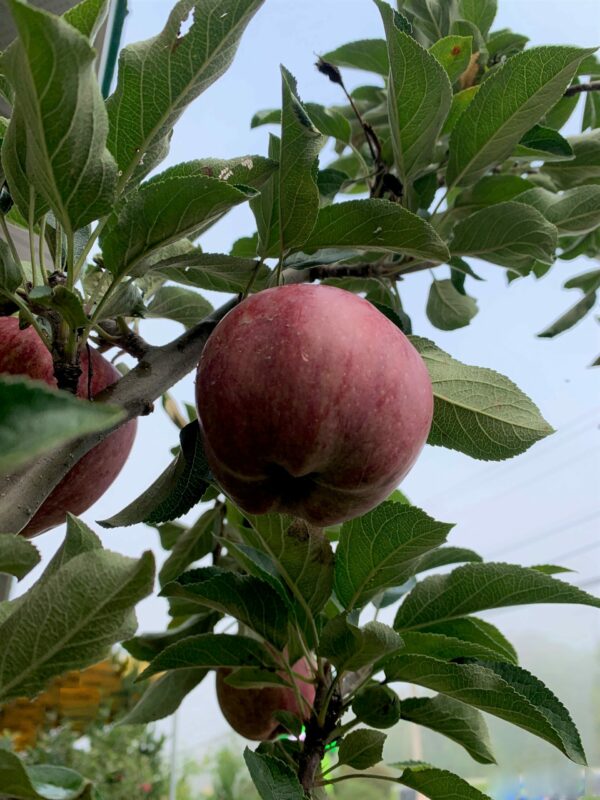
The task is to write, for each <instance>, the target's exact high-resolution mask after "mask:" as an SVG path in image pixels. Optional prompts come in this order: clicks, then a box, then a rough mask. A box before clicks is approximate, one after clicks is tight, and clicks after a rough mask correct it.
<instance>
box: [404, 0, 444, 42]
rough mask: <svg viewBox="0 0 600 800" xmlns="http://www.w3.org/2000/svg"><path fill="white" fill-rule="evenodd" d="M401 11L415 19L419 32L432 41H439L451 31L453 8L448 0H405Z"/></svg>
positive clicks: (412, 19)
mask: <svg viewBox="0 0 600 800" xmlns="http://www.w3.org/2000/svg"><path fill="white" fill-rule="evenodd" d="M401 11H402V13H403V14H406V15H407V16H408V17H409V18H410V19H411V22H412V21H414V23H415V27H416V29H417V33H420V34H422V35H423V36H425V37H426V38H427V39H428V40H429V41H430V42H437V40H438V39H441V38H443V37H444V36H447V35H448V33H449V32H450V22H451V18H452V17H453V8H452V4H451V3H448V2H447V0H403V2H402V6H401ZM408 32H409V33H410V31H408Z"/></svg>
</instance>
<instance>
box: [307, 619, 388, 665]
mask: <svg viewBox="0 0 600 800" xmlns="http://www.w3.org/2000/svg"><path fill="white" fill-rule="evenodd" d="M401 647H402V639H401V638H400V636H399V635H398V634H397V633H396V632H395V631H394V630H393V629H392V628H390V627H388V626H387V625H384V624H383V623H381V622H368V623H367V624H366V625H364V626H363V627H362V628H359V627H358V626H356V625H352V624H351V623H350V622H348V620H347V618H346V616H345V615H344V614H339V615H338V616H337V617H333V619H330V620H329V621H328V622H327V624H326V625H325V627H324V629H323V631H322V632H321V638H320V641H319V649H318V653H319V655H321V656H324V657H325V658H328V659H329V660H330V661H331V663H332V664H333V665H334V666H335V668H336V671H337V673H338V674H340V673H342V672H347V671H355V670H359V669H361V668H362V667H366V666H368V665H370V664H374V663H375V662H376V661H379V660H380V659H381V658H383V657H385V656H389V655H390V654H392V653H395V652H397V651H398V650H400V648H401Z"/></svg>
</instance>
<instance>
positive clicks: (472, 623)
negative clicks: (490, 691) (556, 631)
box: [421, 617, 518, 664]
mask: <svg viewBox="0 0 600 800" xmlns="http://www.w3.org/2000/svg"><path fill="white" fill-rule="evenodd" d="M421 631H422V632H423V633H439V634H443V635H444V636H450V637H452V638H456V639H462V640H463V641H465V642H472V643H473V644H478V645H482V646H483V647H486V648H487V649H488V650H492V651H493V652H494V653H495V658H494V661H507V662H508V663H509V664H517V663H518V658H517V653H516V650H515V648H514V647H513V646H512V644H511V643H510V642H509V641H508V639H507V638H506V637H505V636H504V635H503V634H502V633H500V631H499V630H498V629H497V628H495V627H494V626H493V625H492V624H491V623H489V622H486V621H485V620H483V619H478V618H477V617H459V618H458V619H452V620H446V621H445V622H438V623H434V624H433V625H426V626H424V627H423V628H421Z"/></svg>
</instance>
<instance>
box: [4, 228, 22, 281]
mask: <svg viewBox="0 0 600 800" xmlns="http://www.w3.org/2000/svg"><path fill="white" fill-rule="evenodd" d="M0 227H1V228H2V233H3V234H4V238H5V239H6V243H7V244H8V246H9V248H10V252H11V253H12V257H13V258H14V260H15V262H16V264H17V266H18V267H19V271H20V272H21V278H22V280H23V283H27V275H25V270H24V269H23V263H22V262H21V257H20V256H19V253H18V251H17V247H16V245H15V240H14V239H13V238H12V236H11V234H10V230H9V228H8V225H7V224H6V220H5V219H4V214H0Z"/></svg>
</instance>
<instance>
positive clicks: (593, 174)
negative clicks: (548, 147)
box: [541, 130, 600, 189]
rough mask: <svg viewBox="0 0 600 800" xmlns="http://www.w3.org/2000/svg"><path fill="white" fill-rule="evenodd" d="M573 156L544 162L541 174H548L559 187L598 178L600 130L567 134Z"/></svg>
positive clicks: (588, 181) (577, 184)
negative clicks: (548, 162)
mask: <svg viewBox="0 0 600 800" xmlns="http://www.w3.org/2000/svg"><path fill="white" fill-rule="evenodd" d="M567 141H568V142H569V144H570V145H571V147H572V148H573V153H574V154H575V158H573V159H571V160H570V161H561V162H559V163H556V164H544V166H543V167H542V170H541V172H542V175H547V176H549V177H550V178H551V179H552V180H553V181H554V183H555V185H556V186H557V187H558V188H559V189H571V188H573V187H574V186H581V184H584V183H590V182H593V181H597V180H598V178H600V130H595V131H590V132H589V133H582V134H580V135H579V136H568V137H567Z"/></svg>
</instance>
